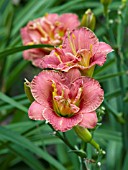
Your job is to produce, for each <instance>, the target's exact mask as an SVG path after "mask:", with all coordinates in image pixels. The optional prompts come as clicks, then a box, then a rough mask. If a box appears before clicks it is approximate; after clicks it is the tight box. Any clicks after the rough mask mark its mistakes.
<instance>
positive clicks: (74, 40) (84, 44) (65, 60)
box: [41, 27, 113, 76]
mask: <svg viewBox="0 0 128 170" xmlns="http://www.w3.org/2000/svg"><path fill="white" fill-rule="evenodd" d="M112 51H113V49H112V48H111V46H110V45H108V44H106V43H104V42H99V41H98V39H97V37H96V36H95V34H94V33H93V32H92V31H91V30H89V29H88V28H86V27H83V28H80V29H74V30H73V31H71V33H67V34H66V35H65V37H64V40H63V43H62V46H61V47H60V48H56V49H55V50H53V51H52V52H51V53H50V54H49V55H47V56H45V57H44V58H43V59H42V63H41V67H42V68H53V69H57V70H61V71H65V72H68V71H69V70H70V69H71V68H78V69H79V70H80V71H81V73H82V75H87V76H92V74H93V71H94V68H95V65H96V64H97V65H100V66H102V65H103V64H104V62H105V61H106V56H107V54H108V53H110V52H112Z"/></svg>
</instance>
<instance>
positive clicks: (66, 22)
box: [21, 13, 80, 67]
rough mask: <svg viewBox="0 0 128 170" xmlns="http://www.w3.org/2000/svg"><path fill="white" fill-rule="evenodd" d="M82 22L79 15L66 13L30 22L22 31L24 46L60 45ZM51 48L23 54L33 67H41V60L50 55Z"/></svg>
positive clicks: (47, 15) (49, 15)
mask: <svg viewBox="0 0 128 170" xmlns="http://www.w3.org/2000/svg"><path fill="white" fill-rule="evenodd" d="M79 25H80V22H79V20H78V17H77V15H75V14H72V13H66V14H62V15H60V16H59V15H58V14H46V15H45V16H44V17H42V18H38V19H35V20H33V21H30V22H29V23H28V24H27V26H25V27H24V28H22V29H21V37H22V40H23V44H24V45H34V44H50V45H53V46H57V45H60V44H61V43H62V40H63V37H64V35H65V33H66V31H67V30H69V31H71V30H72V29H74V28H76V27H78V26H79ZM50 51H51V48H45V49H41V48H40V49H30V50H26V51H24V53H23V56H24V59H26V60H31V61H32V63H33V65H35V66H37V67H40V64H39V63H40V60H41V59H42V57H44V55H46V54H49V53H50Z"/></svg>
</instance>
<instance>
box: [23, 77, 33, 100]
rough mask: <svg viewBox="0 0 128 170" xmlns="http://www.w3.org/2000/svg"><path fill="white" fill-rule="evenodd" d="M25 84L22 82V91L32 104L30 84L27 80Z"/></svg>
mask: <svg viewBox="0 0 128 170" xmlns="http://www.w3.org/2000/svg"><path fill="white" fill-rule="evenodd" d="M25 81H26V82H24V91H25V93H26V95H27V97H28V99H29V100H30V102H33V101H34V98H33V96H32V93H31V89H30V85H29V84H30V82H29V81H28V80H26V79H25Z"/></svg>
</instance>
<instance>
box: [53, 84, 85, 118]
mask: <svg viewBox="0 0 128 170" xmlns="http://www.w3.org/2000/svg"><path fill="white" fill-rule="evenodd" d="M52 87H53V92H52V97H53V109H54V111H55V113H56V114H57V115H58V116H62V117H72V116H73V115H74V114H76V113H77V112H78V111H79V110H80V108H79V104H80V97H81V93H82V88H79V89H78V91H77V95H76V96H75V97H74V98H72V99H70V98H69V93H70V90H69V89H68V88H67V87H64V86H63V87H62V85H61V84H56V83H55V82H54V81H53V82H52Z"/></svg>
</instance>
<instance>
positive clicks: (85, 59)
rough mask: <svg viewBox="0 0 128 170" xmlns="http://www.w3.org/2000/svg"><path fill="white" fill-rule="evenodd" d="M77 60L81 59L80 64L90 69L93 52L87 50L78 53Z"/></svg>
mask: <svg viewBox="0 0 128 170" xmlns="http://www.w3.org/2000/svg"><path fill="white" fill-rule="evenodd" d="M77 58H79V64H80V65H82V66H84V67H88V66H89V64H90V58H91V52H90V51H87V50H82V51H81V52H78V54H77Z"/></svg>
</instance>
